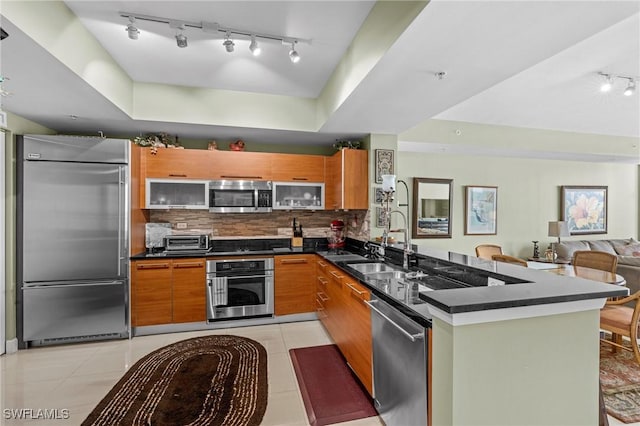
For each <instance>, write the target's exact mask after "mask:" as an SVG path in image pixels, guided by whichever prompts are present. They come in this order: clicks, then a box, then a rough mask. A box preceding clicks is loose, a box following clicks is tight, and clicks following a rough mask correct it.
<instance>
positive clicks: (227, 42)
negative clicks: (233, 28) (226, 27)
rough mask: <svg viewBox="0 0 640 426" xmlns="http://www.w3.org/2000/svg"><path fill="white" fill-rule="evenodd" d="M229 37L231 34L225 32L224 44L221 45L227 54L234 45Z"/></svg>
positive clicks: (231, 50)
mask: <svg viewBox="0 0 640 426" xmlns="http://www.w3.org/2000/svg"><path fill="white" fill-rule="evenodd" d="M230 36H231V34H229V32H227V35H226V36H225V39H224V42H223V43H222V45H223V46H224V48H225V49H227V52H229V53H231V52H233V47H234V46H235V45H236V44H235V43H234V42H233V40H231V39H230V38H229V37H230Z"/></svg>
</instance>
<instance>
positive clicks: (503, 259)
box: [491, 254, 529, 268]
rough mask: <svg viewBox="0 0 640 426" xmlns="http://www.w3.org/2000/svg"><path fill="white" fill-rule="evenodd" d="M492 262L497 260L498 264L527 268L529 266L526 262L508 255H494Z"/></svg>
mask: <svg viewBox="0 0 640 426" xmlns="http://www.w3.org/2000/svg"><path fill="white" fill-rule="evenodd" d="M491 260H495V261H496V262H505V263H512V264H514V265H520V266H524V267H525V268H526V267H527V266H529V265H527V262H526V261H525V260H522V259H520V258H519V257H513V256H509V255H507V254H494V255H493V256H491Z"/></svg>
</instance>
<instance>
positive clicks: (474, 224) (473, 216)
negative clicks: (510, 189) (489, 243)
mask: <svg viewBox="0 0 640 426" xmlns="http://www.w3.org/2000/svg"><path fill="white" fill-rule="evenodd" d="M464 188H465V203H464V210H465V220H464V235H496V234H497V233H498V187H497V186H465V187H464Z"/></svg>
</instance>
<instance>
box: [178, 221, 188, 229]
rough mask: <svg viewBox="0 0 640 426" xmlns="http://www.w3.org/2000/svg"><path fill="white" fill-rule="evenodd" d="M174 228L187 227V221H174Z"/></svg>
mask: <svg viewBox="0 0 640 426" xmlns="http://www.w3.org/2000/svg"><path fill="white" fill-rule="evenodd" d="M176 229H187V222H178V223H176Z"/></svg>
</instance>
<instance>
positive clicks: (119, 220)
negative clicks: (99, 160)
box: [118, 167, 124, 277]
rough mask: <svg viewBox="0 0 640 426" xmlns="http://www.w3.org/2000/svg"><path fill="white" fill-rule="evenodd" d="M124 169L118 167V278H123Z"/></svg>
mask: <svg viewBox="0 0 640 426" xmlns="http://www.w3.org/2000/svg"><path fill="white" fill-rule="evenodd" d="M122 185H123V181H122V167H118V239H119V241H118V276H119V277H121V276H122V239H123V238H122V237H123V235H122V222H123V220H122V216H123V212H122V208H123V207H124V206H123V205H122V204H123V202H122V193H123V191H122Z"/></svg>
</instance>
